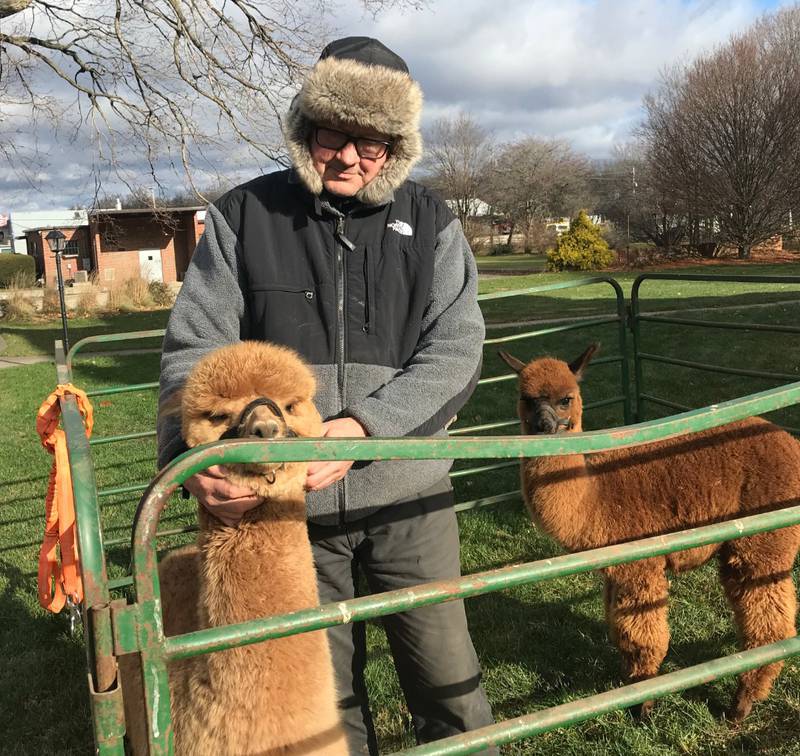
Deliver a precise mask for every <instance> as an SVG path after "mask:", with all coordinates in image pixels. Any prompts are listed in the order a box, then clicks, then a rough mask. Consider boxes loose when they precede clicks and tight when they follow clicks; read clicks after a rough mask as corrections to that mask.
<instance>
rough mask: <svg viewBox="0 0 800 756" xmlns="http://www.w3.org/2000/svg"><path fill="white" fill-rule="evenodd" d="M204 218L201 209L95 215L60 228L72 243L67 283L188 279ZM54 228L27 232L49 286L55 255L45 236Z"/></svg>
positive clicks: (64, 265)
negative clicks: (81, 277) (83, 274)
mask: <svg viewBox="0 0 800 756" xmlns="http://www.w3.org/2000/svg"><path fill="white" fill-rule="evenodd" d="M204 220H205V210H204V209H203V208H201V207H176V208H169V209H165V210H157V211H154V210H152V209H147V208H145V209H129V210H94V211H91V212H90V213H89V216H88V225H87V226H79V227H78V228H59V229H58V230H60V231H61V232H62V233H63V234H64V235H65V236H66V239H67V242H66V249H65V251H64V253H63V254H62V268H61V271H62V274H63V276H64V280H65V281H70V280H73V279H74V278H75V273H76V272H77V271H87V273H94V274H95V275H96V276H97V281H98V283H99V284H100V285H105V286H107V285H111V284H112V283H114V282H119V281H124V280H125V279H127V278H144V279H147V280H151V281H152V280H155V281H164V282H165V283H172V282H174V281H182V280H183V276H184V274H185V273H186V268H187V267H188V265H189V260H190V259H191V256H192V253H193V252H194V248H195V247H196V246H197V242H198V240H199V239H200V236H201V234H202V233H203V223H204ZM52 230H53V228H52V227H50V228H36V229H30V230H29V231H27V232H26V234H25V239H26V242H27V245H28V253H29V254H32V255H33V256H34V257H35V258H36V270H37V275H38V276H42V277H44V279H45V283H46V285H47V286H53V285H55V281H56V263H55V254H54V253H53V252H51V251H50V246H49V244H48V243H47V239H46V238H45V237H46V236H47V234H48V233H49V232H50V231H52Z"/></svg>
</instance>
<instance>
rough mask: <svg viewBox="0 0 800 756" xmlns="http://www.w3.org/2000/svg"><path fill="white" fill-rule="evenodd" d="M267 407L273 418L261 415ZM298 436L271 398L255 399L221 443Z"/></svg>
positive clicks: (225, 434)
mask: <svg viewBox="0 0 800 756" xmlns="http://www.w3.org/2000/svg"><path fill="white" fill-rule="evenodd" d="M261 407H266V408H267V409H268V410H269V412H270V413H271V416H268V417H263V416H261V415H263V414H265V413H259V412H258V410H259V408H261ZM296 436H297V434H296V433H295V432H294V431H293V430H292V429H291V428H290V427H289V425H288V424H287V422H286V418H285V417H284V415H283V412H282V411H281V408H280V407H279V406H278V405H277V404H276V403H275V402H274V401H273V400H272V399H270V398H269V397H266V396H260V397H258V399H253V401H252V402H250V403H249V404H248V405H247V406H246V407H245V408H244V409H243V410H242V413H241V414H240V415H239V419H238V420H237V421H236V422H235V423H234V424H233V425H231V426H230V427H229V428H228V430H226V431H225V433H223V434H222V435H221V436H220V441H221V440H223V439H229V438H253V439H255V438H260V439H263V440H264V441H268V440H270V439H274V438H295V437H296Z"/></svg>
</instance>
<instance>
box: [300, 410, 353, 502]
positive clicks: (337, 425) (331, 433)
mask: <svg viewBox="0 0 800 756" xmlns="http://www.w3.org/2000/svg"><path fill="white" fill-rule="evenodd" d="M322 435H323V437H325V438H366V437H367V436H368V435H369V434H368V433H367V431H366V430H365V429H364V426H363V425H361V423H359V422H358V420H356V419H355V418H354V417H338V418H336V419H335V420H327V421H326V422H324V423H323V424H322ZM352 466H353V462H352V461H343V462H341V461H327V462H309V464H308V473H307V475H306V490H307V491H321V490H322V489H323V488H327V487H328V486H329V485H331V484H332V483H335V482H336V481H337V480H341V479H342V478H343V477H344V476H345V475H346V474H347V471H348V470H349V469H350V468H351V467H352Z"/></svg>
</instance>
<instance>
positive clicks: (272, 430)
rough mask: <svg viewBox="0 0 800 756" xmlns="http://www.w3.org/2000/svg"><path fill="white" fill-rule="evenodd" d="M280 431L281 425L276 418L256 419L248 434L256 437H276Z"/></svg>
mask: <svg viewBox="0 0 800 756" xmlns="http://www.w3.org/2000/svg"><path fill="white" fill-rule="evenodd" d="M279 431H280V426H279V425H278V422H277V421H276V420H256V421H255V422H254V423H253V424H252V425H251V426H250V427H249V428H248V434H247V435H248V436H250V437H255V438H263V439H270V438H275V437H276V436H277V435H278V432H279Z"/></svg>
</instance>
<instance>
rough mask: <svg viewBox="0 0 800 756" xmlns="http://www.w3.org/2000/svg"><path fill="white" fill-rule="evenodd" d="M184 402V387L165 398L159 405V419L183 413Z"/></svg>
mask: <svg viewBox="0 0 800 756" xmlns="http://www.w3.org/2000/svg"><path fill="white" fill-rule="evenodd" d="M182 402H183V389H182V388H179V389H177V390H176V391H173V392H172V393H171V394H170V395H169V396H168V397H167V398H166V399H164V400H163V401H162V402H161V403H160V405H159V407H158V419H159V420H160V419H161V418H162V417H174V416H176V415H180V414H181V403H182Z"/></svg>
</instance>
